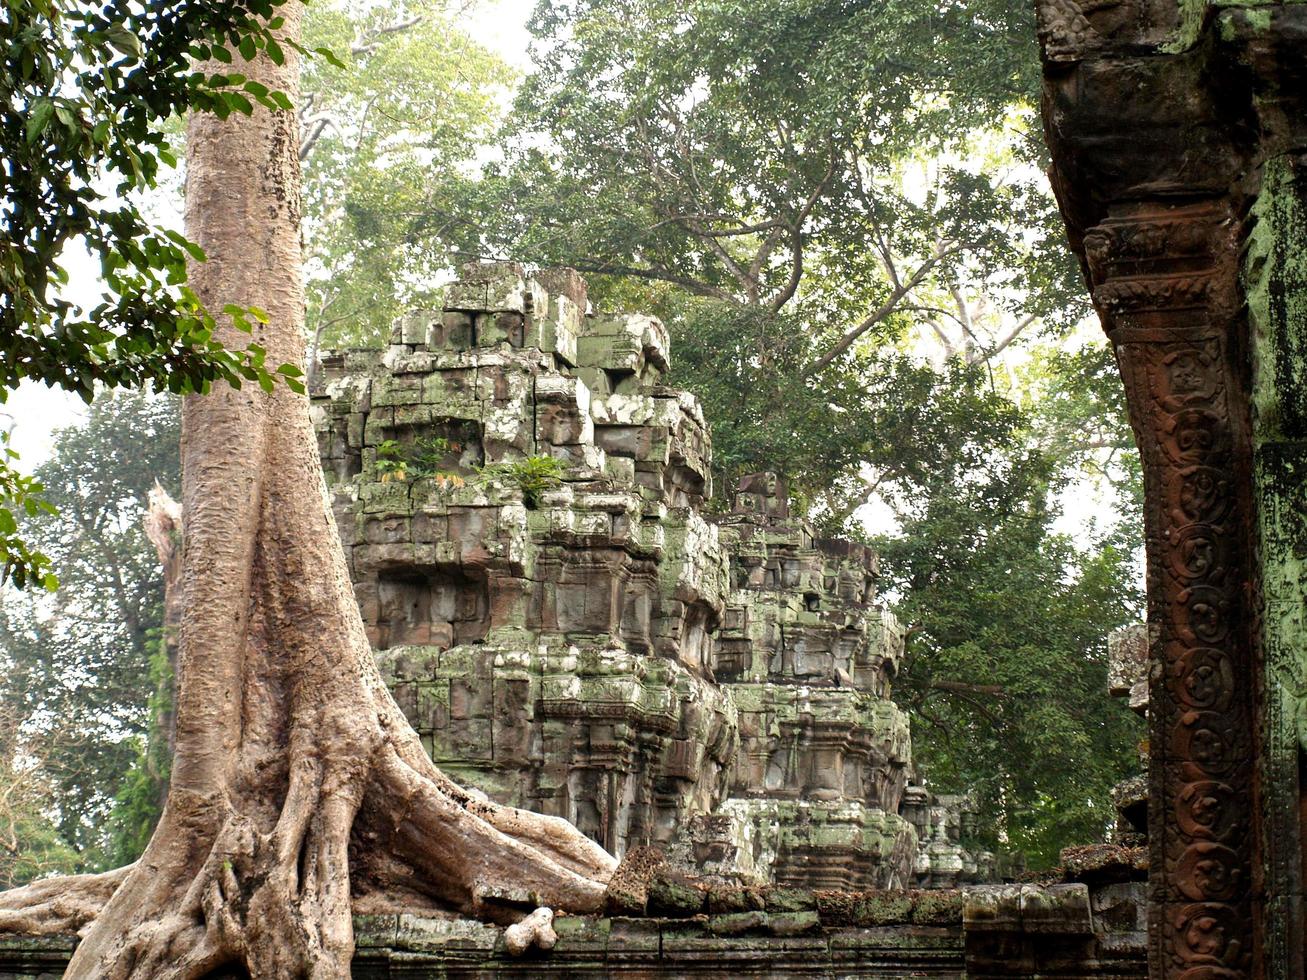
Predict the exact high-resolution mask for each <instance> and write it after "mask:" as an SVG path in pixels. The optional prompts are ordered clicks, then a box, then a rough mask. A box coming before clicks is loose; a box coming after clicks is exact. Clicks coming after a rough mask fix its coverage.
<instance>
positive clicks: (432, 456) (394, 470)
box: [376, 436, 460, 482]
mask: <svg viewBox="0 0 1307 980" xmlns="http://www.w3.org/2000/svg"><path fill="white" fill-rule="evenodd" d="M459 448H460V447H459V444H458V443H456V442H452V441H450V440H449V439H447V438H445V437H443V436H426V437H423V438H419V439H417V440H415V441H414V442H413V443H412V444H411V445H408V446H406V445H404V443H402V442H400V441H399V440H398V439H384V440H382V441H381V442H380V443H378V444H377V464H376V468H377V473H378V474H379V475H380V476H381V479H382V481H383V482H385V481H387V480H406V479H408V478H410V477H412V478H413V479H415V480H420V479H423V478H424V477H437V478H440V477H445V478H448V477H451V476H453V474H450V473H446V472H445V471H444V469H443V466H444V462H445V459H446V457H448V455H449V454H450V453H451V452H455V451H457V450H458V449H459Z"/></svg>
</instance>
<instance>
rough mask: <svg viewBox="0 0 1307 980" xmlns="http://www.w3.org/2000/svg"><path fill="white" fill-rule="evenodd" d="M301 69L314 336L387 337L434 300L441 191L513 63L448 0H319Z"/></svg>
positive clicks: (366, 340)
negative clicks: (461, 21) (404, 315)
mask: <svg viewBox="0 0 1307 980" xmlns="http://www.w3.org/2000/svg"><path fill="white" fill-rule="evenodd" d="M304 31H305V38H306V43H307V44H309V45H319V46H326V47H329V48H331V49H333V50H336V51H339V52H341V61H342V62H344V63H343V64H334V65H333V64H331V63H328V62H324V61H322V60H318V59H314V60H312V61H309V62H307V63H306V64H305V66H304V71H303V75H302V79H301V89H302V93H303V95H302V99H303V102H304V106H305V109H304V112H303V113H302V118H303V120H304V131H303V133H302V135H301V156H302V158H303V160H304V234H305V248H306V251H305V255H306V273H307V287H308V309H307V319H308V328H309V331H310V334H311V335H312V336H313V337H314V338H315V341H314V347H315V349H317V347H318V346H321V347H339V346H344V345H377V344H380V343H384V342H385V339H386V337H387V336H388V335H389V332H390V324H391V322H392V321H393V320H394V319H395V317H396V316H397V315H398V314H399V313H400V312H402V311H403V310H404V309H406V308H409V307H411V306H416V305H431V304H433V303H436V302H437V299H436V294H437V281H436V280H435V279H433V276H434V275H435V274H437V273H439V272H440V270H441V269H442V268H447V267H448V265H449V264H450V263H449V261H448V257H447V255H446V252H445V249H444V244H443V242H442V241H441V229H442V228H443V227H444V225H445V224H446V222H447V220H448V219H447V217H446V215H447V214H448V213H449V210H450V202H449V195H450V194H451V192H452V190H453V189H454V188H455V187H456V186H457V184H458V182H459V175H460V174H461V173H462V172H464V171H465V170H467V169H470V167H471V165H472V161H473V160H474V158H475V155H476V153H477V149H478V147H479V146H480V145H482V144H483V143H484V142H485V140H486V139H487V138H488V137H489V135H490V132H491V128H492V127H493V125H494V123H495V121H496V120H497V119H498V116H499V108H498V105H499V102H500V101H501V97H502V95H503V92H504V90H505V86H506V85H507V84H508V83H509V82H511V81H512V72H511V71H510V70H509V69H508V68H507V66H505V65H504V64H503V63H502V62H501V61H499V59H497V58H496V57H494V56H493V55H492V54H490V53H489V52H488V51H486V50H485V49H484V48H482V47H480V46H479V45H477V44H476V43H475V42H474V41H473V40H472V39H471V38H470V37H468V35H467V34H466V32H464V31H463V30H461V29H460V28H459V26H458V24H457V21H456V20H455V15H454V14H453V13H451V12H450V11H449V10H448V9H447V5H446V4H445V3H444V2H443V0H392V2H387V3H370V2H360V0H340V2H324V3H314V4H311V5H310V6H309V8H308V11H307V15H306V18H305V25H304Z"/></svg>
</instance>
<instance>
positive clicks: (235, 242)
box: [0, 3, 616, 978]
mask: <svg viewBox="0 0 1307 980" xmlns="http://www.w3.org/2000/svg"><path fill="white" fill-rule="evenodd" d="M300 6H301V5H300V4H298V3H290V4H287V5H285V6H283V7H280V8H278V10H279V13H280V14H281V15H282V16H284V17H285V19H286V25H285V33H286V34H288V35H290V36H292V37H294V36H295V35H296V33H297V30H298V21H299V17H300V13H301V10H300ZM288 53H289V52H288ZM213 70H218V69H217V68H216V67H215V68H214V69H213ZM245 71H246V73H247V74H248V75H249V76H250V77H252V78H256V79H258V80H259V81H261V82H262V83H263V84H265V85H267V86H268V87H269V88H270V89H273V90H280V91H283V92H286V93H288V94H290V95H291V97H292V100H293V99H294V97H295V94H296V91H297V77H296V76H297V66H296V63H295V59H294V58H293V57H289V58H288V61H287V64H286V65H285V66H284V67H278V66H276V65H274V64H272V63H271V61H269V60H268V59H266V58H262V57H261V58H260V59H259V60H257V61H256V62H253V63H251V64H250V65H249V66H248V68H246V69H245ZM295 128H296V121H295V115H294V113H291V112H279V113H270V112H266V111H262V110H260V111H258V112H256V113H255V115H254V116H253V117H252V118H244V117H235V118H233V119H232V120H230V121H228V122H225V123H224V122H221V121H219V120H218V119H217V118H215V117H213V116H209V115H197V116H195V117H194V118H193V119H192V120H191V123H190V128H189V131H188V139H189V146H188V166H189V171H188V177H187V188H186V222H187V233H188V235H189V237H190V238H191V239H192V240H193V241H195V242H197V243H198V244H199V245H200V246H202V247H203V248H204V250H205V252H206V253H207V254H208V256H209V260H208V261H207V262H205V263H203V264H200V265H197V266H196V267H195V268H194V269H193V272H192V280H191V281H192V285H193V287H194V288H195V289H196V291H197V293H198V294H199V295H200V297H201V298H202V299H203V300H204V301H205V303H206V305H207V306H208V307H209V308H210V309H214V310H217V309H221V308H222V307H223V306H224V305H225V304H228V303H236V304H240V305H244V306H257V307H261V308H263V309H264V310H266V311H267V313H268V318H269V319H268V323H267V324H265V325H261V326H258V327H256V328H255V336H254V337H253V340H254V341H255V342H257V343H259V344H261V345H262V346H263V347H264V348H265V349H266V350H267V352H268V363H269V364H270V365H277V364H280V363H283V362H287V363H291V364H300V363H301V362H302V359H303V355H304V347H303V337H302V325H303V296H302V291H301V283H300V235H299V218H300V212H299V160H298V154H297V152H296V150H297V147H298V140H297V138H296V132H295ZM222 339H223V340H224V342H226V343H227V344H228V345H240V344H242V343H244V342H246V340H247V338H246V337H245V336H244V335H242V334H240V333H239V332H237V331H235V330H234V329H229V330H227V331H226V332H225V333H224V335H223V337H222ZM182 422H183V428H182V465H183V490H182V505H183V511H184V514H185V559H184V572H183V594H184V601H185V612H184V617H183V621H182V631H181V651H180V665H179V666H180V677H181V684H180V689H179V692H178V703H177V719H176V756H175V759H174V762H173V768H172V781H171V786H170V789H169V794H168V800H167V804H166V806H165V808H164V812H163V816H162V818H161V820H160V823H159V827H158V829H157V830H156V832H155V834H154V837H153V838H152V839H151V841H150V844H149V846H148V847H147V849H146V851H145V854H144V855H143V856H142V857H141V859H140V861H139V862H138V863H137V865H136V866H135V867H134V868H133V869H131V870H130V871H129V872H128V873H127V874H126V875H125V880H123V882H122V884H121V885H119V886H118V887H117V888H116V890H115V891H114V892H113V897H112V899H110V900H109V903H108V905H107V906H105V907H104V909H103V911H102V912H101V913H100V914H99V915H98V916H97V917H96V918H95V920H94V923H93V924H92V925H91V927H90V929H89V931H88V932H87V934H86V936H85V938H84V939H83V941H82V943H81V945H80V947H79V948H78V950H77V954H76V956H75V957H74V958H73V962H72V965H71V966H70V968H69V971H68V974H67V975H68V976H69V977H74V978H76V977H163V976H167V977H173V976H176V977H202V976H205V975H206V974H209V973H210V972H212V971H214V970H217V969H222V968H236V969H237V970H238V971H239V970H241V969H243V970H246V971H248V972H249V973H250V974H251V975H252V976H254V977H268V978H282V977H298V976H313V977H345V976H347V975H348V971H349V962H350V958H351V955H352V953H353V931H352V924H351V903H352V899H353V900H355V901H360V900H362V901H366V902H367V903H368V907H369V908H376V907H378V905H384V904H386V903H391V904H397V903H400V902H408V903H413V902H416V903H421V904H426V905H428V906H430V905H438V906H440V907H444V908H453V909H456V910H459V911H462V912H464V913H467V914H471V915H476V916H481V917H485V918H490V919H492V920H497V921H511V920H514V919H517V918H520V917H521V915H522V913H523V912H524V911H529V910H530V908H532V907H534V906H535V905H536V904H540V905H547V906H559V907H564V908H567V909H570V910H574V911H590V910H595V909H598V908H599V907H600V906H601V905H602V902H603V897H604V883H605V882H606V880H607V878H608V877H609V876H610V875H611V873H612V871H613V869H614V867H615V864H616V862H615V860H614V859H613V858H612V857H611V856H610V855H608V854H607V853H605V852H604V851H603V850H602V849H601V848H599V847H598V846H597V845H595V844H594V843H592V842H591V841H589V840H588V839H587V838H585V837H584V836H583V835H581V834H580V833H579V832H578V831H577V830H576V829H575V828H573V827H572V826H571V825H570V824H568V823H566V822H565V821H562V820H558V819H555V818H549V817H543V816H540V815H538V814H531V813H525V812H522V811H517V810H513V809H511V808H508V807H502V806H498V805H496V804H492V803H487V802H484V801H482V800H479V799H477V798H474V797H472V796H470V795H469V794H467V793H465V792H463V791H462V790H460V789H459V788H458V787H457V786H455V785H454V784H453V783H452V782H450V781H449V780H448V779H447V778H445V777H444V776H443V775H442V774H441V773H440V772H439V771H438V770H437V769H436V768H435V767H434V766H433V765H432V763H431V761H430V760H429V759H428V758H427V756H426V754H425V753H424V752H423V750H422V747H421V744H420V742H419V741H418V739H417V736H416V735H415V734H414V733H413V732H412V730H411V729H410V728H409V726H408V724H407V722H406V721H405V719H404V716H403V715H402V713H401V712H400V711H399V709H398V708H397V707H396V705H395V703H394V702H393V701H392V699H391V697H390V694H389V692H388V691H387V689H386V687H385V685H384V684H383V683H382V681H381V678H380V676H379V674H378V672H377V669H376V667H375V664H374V662H373V658H372V653H371V650H370V648H369V646H368V642H367V639H366V638H365V636H364V632H363V625H362V621H361V619H360V616H359V611H358V607H357V604H356V602H355V598H354V593H353V590H352V587H351V585H350V581H349V578H348V575H347V571H346V566H345V560H344V554H343V552H342V549H341V545H340V541H339V537H338V535H337V532H336V526H335V522H334V520H333V518H332V514H331V509H330V506H329V505H328V501H327V494H326V488H325V485H324V483H323V478H322V474H321V469H320V466H319V461H318V455H317V448H316V442H315V439H314V436H313V432H312V428H311V426H310V422H309V414H308V404H307V400H306V398H305V397H304V396H302V395H297V394H295V393H294V392H292V391H291V390H290V389H289V388H288V387H287V386H285V385H280V384H279V385H277V386H276V388H275V390H273V391H272V392H271V393H265V392H263V391H262V390H261V389H259V388H258V386H256V385H246V386H245V387H244V388H242V389H241V390H235V389H230V388H220V389H215V390H214V391H213V392H212V393H210V394H207V395H203V396H192V397H188V398H187V399H186V401H185V404H184V407H183V413H182ZM115 874H118V873H115ZM115 883H116V882H115ZM70 887H73V888H80V889H82V890H93V889H91V888H90V886H89V885H87V884H86V883H85V882H83V883H81V884H78V885H72V884H70ZM101 887H102V886H101ZM14 894H16V893H14ZM6 899H7V900H8V901H7V902H6V903H3V904H12V902H13V895H12V894H11V895H10V896H6ZM0 907H3V905H0Z"/></svg>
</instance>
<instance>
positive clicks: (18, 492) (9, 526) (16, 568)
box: [0, 432, 59, 592]
mask: <svg viewBox="0 0 1307 980" xmlns="http://www.w3.org/2000/svg"><path fill="white" fill-rule="evenodd" d="M0 454H2V460H0V562H3V567H0V584H2V583H4V582H5V580H6V579H7V580H10V581H12V582H13V583H14V585H15V586H16V587H17V588H20V589H21V588H23V586H25V585H26V584H27V582H28V580H29V579H31V580H32V581H34V582H39V583H40V584H41V585H43V586H44V587H45V588H46V590H48V591H50V592H53V591H54V590H55V589H56V588H58V587H59V579H58V578H57V577H56V576H55V574H54V572H52V571H50V559H49V558H48V557H47V556H46V555H44V554H42V553H41V552H40V551H38V550H37V549H36V548H34V547H32V545H31V544H30V543H29V542H27V541H25V540H23V537H22V535H20V534H19V533H18V518H17V517H16V516H15V515H18V514H21V515H25V516H27V517H36V516H37V515H38V514H42V513H44V514H53V513H54V507H52V506H51V505H50V503H49V501H46V500H43V499H41V497H40V496H39V495H40V493H41V491H42V489H44V488H43V487H42V486H41V483H40V481H39V480H36V479H33V478H32V477H30V476H26V475H24V474H22V473H19V472H18V471H17V470H15V469H13V468H12V465H11V464H12V463H13V462H14V461H15V460H17V459H18V454H17V453H16V452H14V451H13V450H12V449H10V448H9V433H8V432H0Z"/></svg>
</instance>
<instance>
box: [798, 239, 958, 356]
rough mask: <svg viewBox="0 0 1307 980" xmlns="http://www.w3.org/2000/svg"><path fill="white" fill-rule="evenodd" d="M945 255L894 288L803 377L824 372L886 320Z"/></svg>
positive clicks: (928, 261) (934, 257) (923, 265)
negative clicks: (829, 365) (867, 333)
mask: <svg viewBox="0 0 1307 980" xmlns="http://www.w3.org/2000/svg"><path fill="white" fill-rule="evenodd" d="M944 254H945V253H942V252H940V253H936V254H935V255H934V256H932V257H931V258H929V259H926V261H924V262H923V263H921V266H920V267H919V268H918V269H917V271H916V272H914V273H913V274H912V278H910V279H909V280H908V281H907V282H905V283H901V284H900V285H898V286H896V287H895V288H894V291H893V292H892V293H890V295H889V298H888V299H887V300H885V302H883V303H881V304H880V306H878V307H877V308H876V309H875V311H874V312H872V313H871V314H870V315H869V316H868V317H867V318H866V319H865V320H863V321H862V322H861V323H859V324H858V325H857V326H855V327H853V328H852V329H850V330H849V331H847V332H846V333H845V334H844V336H843V337H841V338H840V340H839V343H837V344H836V345H835V346H834V347H832V348H831V349H830V350H828V351H827V352H826V353H825V354H823V355H822V356H821V357H819V358H817V360H816V361H814V362H813V363H812V365H811V366H809V367H808V369H807V370H805V371H804V372H803V376H804V377H805V378H807V377H811V376H812V375H814V374H816V373H817V372H818V371H821V370H823V369H824V368H825V367H826V366H827V365H828V364H830V363H831V361H833V360H835V358H837V357H839V356H840V355H841V354H843V353H844V352H845V351H846V350H848V349H849V348H850V347H852V346H853V343H854V341H856V340H857V339H858V338H859V337H861V336H862V335H863V334H864V333H866V332H867V331H868V330H870V329H871V328H872V327H874V326H875V325H876V324H878V323H880V322H881V321H882V320H884V319H885V317H887V316H889V315H890V314H891V313H893V312H894V309H895V307H897V306H898V303H899V300H901V299H902V298H903V297H904V296H906V295H907V294H908V293H910V292H911V291H912V290H913V289H915V288H916V287H917V286H919V285H920V284H921V282H922V280H923V279H925V278H926V275H927V273H929V272H930V270H931V269H933V268H934V267H935V266H936V265H938V264H939V262H940V260H941V259H942V258H943V257H944Z"/></svg>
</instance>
